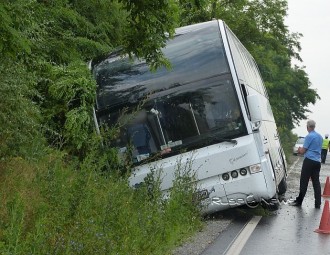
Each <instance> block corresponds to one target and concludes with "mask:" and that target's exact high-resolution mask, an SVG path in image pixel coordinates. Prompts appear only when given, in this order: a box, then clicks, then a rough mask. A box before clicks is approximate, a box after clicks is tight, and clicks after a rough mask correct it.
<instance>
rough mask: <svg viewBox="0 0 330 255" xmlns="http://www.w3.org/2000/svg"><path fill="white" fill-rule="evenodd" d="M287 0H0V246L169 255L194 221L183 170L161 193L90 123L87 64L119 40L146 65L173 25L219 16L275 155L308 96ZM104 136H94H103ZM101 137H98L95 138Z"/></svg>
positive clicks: (311, 98) (311, 93) (288, 140)
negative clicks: (275, 136) (244, 51)
mask: <svg viewBox="0 0 330 255" xmlns="http://www.w3.org/2000/svg"><path fill="white" fill-rule="evenodd" d="M286 8H287V1H286V0H263V1H261V0H252V1H251V0H249V1H248V0H240V1H222V0H217V1H216V0H197V1H196V0H180V1H178V0H159V1H149V0H111V1H110V0H86V1H83V3H82V1H78V0H15V1H12V0H3V1H1V3H0V33H1V37H0V56H1V65H0V76H1V79H0V96H1V100H0V199H1V206H0V254H8V255H9V254H125V255H126V254H168V253H169V251H170V250H171V249H172V248H173V247H174V246H175V245H178V244H179V243H180V242H182V240H184V238H186V237H187V236H189V235H191V234H192V233H194V232H195V231H196V230H198V229H199V228H200V227H201V226H202V218H201V217H200V208H199V207H198V203H196V200H195V199H194V197H193V194H194V193H195V189H196V187H194V185H193V184H192V183H193V180H194V173H193V169H189V168H188V169H187V168H186V167H184V166H181V167H182V168H180V167H178V175H177V178H176V181H175V185H174V188H173V189H172V191H171V193H170V196H169V198H168V199H166V200H164V199H162V194H160V192H159V180H158V178H157V176H151V177H150V183H149V184H150V185H146V186H141V187H140V188H138V189H132V188H130V187H129V185H128V176H129V173H130V171H131V168H130V165H129V164H125V163H123V162H121V161H120V160H119V159H118V158H117V154H116V149H115V148H112V147H111V139H114V138H115V136H116V130H115V129H114V130H110V131H109V132H108V133H107V136H109V137H108V138H109V142H108V141H105V140H102V141H101V140H100V137H98V136H97V135H96V134H95V130H94V127H93V118H92V108H93V105H94V103H95V91H96V83H95V80H94V79H93V77H92V75H91V73H90V70H89V69H88V62H89V61H90V60H91V59H94V58H97V57H100V56H104V55H106V54H108V53H109V52H110V51H112V50H114V49H116V48H118V47H122V48H123V50H124V52H126V53H127V54H130V55H132V54H134V55H136V56H138V57H139V58H144V59H146V61H147V63H148V64H149V65H150V67H151V68H153V69H156V68H158V67H159V66H162V65H166V66H169V65H170V63H168V62H167V60H166V59H165V58H164V56H163V55H162V52H161V50H160V49H161V47H163V46H164V45H165V43H166V39H167V38H168V36H169V37H171V36H173V33H174V29H175V27H179V26H183V25H188V24H193V23H198V22H203V21H208V20H211V19H213V18H216V19H223V20H224V21H225V22H226V23H227V24H228V25H229V27H230V28H231V29H232V30H233V32H234V33H235V34H236V35H238V37H239V39H240V40H241V41H242V42H243V44H244V45H245V46H246V47H247V48H248V50H249V51H250V52H251V53H252V55H253V56H254V58H255V59H256V61H257V63H258V66H259V68H260V71H261V73H262V76H263V77H264V80H265V84H266V87H267V90H268V94H269V97H270V101H271V104H272V108H273V111H274V115H275V119H276V122H277V124H278V127H279V134H280V137H281V141H282V144H283V145H284V149H285V151H286V154H290V155H291V153H292V151H291V148H292V145H293V144H294V142H295V140H296V135H295V134H292V132H291V130H292V129H293V127H294V125H295V124H297V123H299V121H301V120H303V119H305V118H306V113H308V109H307V106H308V104H310V103H312V104H314V103H315V102H316V100H317V99H318V98H319V96H318V94H317V93H316V91H315V90H313V89H312V88H311V84H310V81H309V78H308V76H307V74H306V73H305V71H304V69H303V68H302V67H298V66H292V65H291V60H292V59H293V58H295V59H298V60H301V59H300V56H299V51H300V44H299V38H300V36H301V35H300V34H299V33H291V32H290V31H288V29H287V27H286V26H285V24H284V17H285V15H286ZM103 139H105V138H103ZM102 144H103V145H105V144H106V145H107V146H102Z"/></svg>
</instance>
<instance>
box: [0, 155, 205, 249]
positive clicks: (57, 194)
mask: <svg viewBox="0 0 330 255" xmlns="http://www.w3.org/2000/svg"><path fill="white" fill-rule="evenodd" d="M97 167H98V166H97V165H95V162H94V161H93V160H92V158H88V157H87V158H86V160H85V161H84V162H83V163H78V162H75V161H74V160H70V163H68V162H67V160H66V157H65V155H61V154H59V153H58V152H53V153H51V154H50V155H49V156H48V157H46V158H44V159H43V160H42V161H40V162H39V163H35V162H28V161H25V160H23V159H21V158H14V159H12V160H10V161H7V162H1V164H0V180H1V185H0V199H1V203H2V204H1V208H0V254H4V255H7V254H8V255H9V254H24V255H25V254H125V255H127V254H168V253H169V251H170V250H171V249H172V248H173V247H174V246H175V245H177V244H178V243H179V242H180V241H181V240H182V239H183V238H185V237H187V236H189V235H191V233H193V232H194V231H196V229H198V228H199V227H200V226H201V221H200V217H199V209H198V207H196V205H194V204H193V203H192V201H193V199H192V198H193V193H194V186H193V185H191V181H192V179H191V175H190V172H189V171H184V172H181V173H179V172H178V175H177V178H176V181H175V182H174V187H173V189H172V191H171V193H170V197H169V199H167V200H164V199H163V197H162V196H163V195H162V193H161V192H160V191H159V181H160V180H159V178H157V176H156V177H155V176H154V177H153V178H151V179H150V181H149V182H146V184H145V185H143V186H141V187H140V188H139V189H137V190H134V189H132V188H131V187H129V186H128V181H127V178H124V177H119V176H118V175H116V174H111V173H108V172H100V171H97V170H96V168H97ZM151 184H152V190H151V189H150V187H151V186H150V185H151ZM188 187H189V188H188Z"/></svg>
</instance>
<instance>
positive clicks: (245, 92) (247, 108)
mask: <svg viewBox="0 0 330 255" xmlns="http://www.w3.org/2000/svg"><path fill="white" fill-rule="evenodd" d="M241 89H242V92H243V98H244V105H245V109H246V112H247V114H248V117H249V120H251V114H250V110H249V107H248V106H247V95H248V94H247V91H246V88H245V85H244V84H243V83H241Z"/></svg>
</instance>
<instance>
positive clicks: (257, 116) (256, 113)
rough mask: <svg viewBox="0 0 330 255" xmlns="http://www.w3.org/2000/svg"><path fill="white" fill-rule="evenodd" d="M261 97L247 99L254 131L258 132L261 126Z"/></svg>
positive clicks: (248, 97) (249, 96)
mask: <svg viewBox="0 0 330 255" xmlns="http://www.w3.org/2000/svg"><path fill="white" fill-rule="evenodd" d="M260 99H261V98H260V96H259V95H256V94H254V95H248V96H247V97H246V100H247V104H248V107H249V111H250V116H251V122H252V123H253V127H252V128H253V130H258V129H259V127H260V125H261V120H262V114H261V100H260Z"/></svg>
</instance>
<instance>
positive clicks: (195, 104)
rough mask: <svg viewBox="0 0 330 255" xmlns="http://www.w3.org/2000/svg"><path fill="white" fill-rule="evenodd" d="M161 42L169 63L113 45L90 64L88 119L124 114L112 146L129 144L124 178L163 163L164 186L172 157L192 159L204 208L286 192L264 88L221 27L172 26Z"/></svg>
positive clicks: (140, 176) (102, 120)
mask: <svg viewBox="0 0 330 255" xmlns="http://www.w3.org/2000/svg"><path fill="white" fill-rule="evenodd" d="M162 51H163V53H164V55H165V57H166V58H167V59H168V60H169V61H170V63H171V66H172V68H171V69H166V68H160V69H159V70H157V71H156V72H151V71H150V69H149V67H148V65H147V64H146V62H145V61H143V60H137V59H135V60H134V61H130V60H129V58H128V57H125V56H124V57H123V56H121V55H120V53H118V52H114V53H112V54H110V55H109V56H108V57H107V58H104V59H102V60H99V61H94V63H92V67H91V68H92V70H93V73H94V76H95V78H96V81H97V84H98V92H97V102H96V107H95V112H94V117H95V122H96V125H97V126H99V125H101V124H106V125H110V126H111V125H115V124H116V123H117V124H118V123H119V122H120V123H122V124H121V126H120V135H119V137H118V139H117V141H116V144H115V146H117V148H118V153H119V154H120V155H121V154H125V153H127V152H128V151H129V152H130V153H131V156H132V160H133V165H134V169H133V174H132V176H131V177H130V179H129V181H130V184H131V185H132V186H138V185H139V184H141V183H143V182H144V179H145V178H146V176H147V175H148V174H149V173H150V171H151V170H153V171H156V172H157V171H161V180H162V182H161V189H162V190H163V191H164V192H166V191H168V190H170V188H171V186H172V182H173V178H174V172H175V170H176V167H177V164H178V162H179V161H180V162H187V161H189V160H191V167H192V168H193V170H194V171H196V173H195V174H196V178H197V181H198V188H199V189H200V192H201V194H202V196H203V198H204V199H205V200H204V202H206V208H205V209H204V211H205V213H212V212H215V211H219V210H224V209H227V208H230V207H236V206H239V205H242V204H244V203H246V202H252V201H253V202H257V203H258V202H260V201H270V200H273V199H274V198H276V197H277V195H278V194H283V193H285V191H286V160H285V155H284V152H283V149H282V147H281V144H280V140H279V135H278V131H277V127H276V123H275V120H274V116H273V113H272V109H271V106H270V104H269V100H268V95H267V91H266V88H265V86H264V84H263V81H262V78H261V76H260V73H259V70H258V67H257V65H256V63H255V61H254V59H253V57H252V56H251V55H250V53H249V52H248V51H247V50H246V49H245V47H244V46H243V45H242V43H241V42H240V41H239V40H238V39H237V37H236V36H235V35H234V34H233V32H232V31H231V30H230V29H229V28H228V26H227V25H226V24H225V23H224V22H223V21H221V20H213V21H209V22H205V23H199V24H194V25H190V26H185V27H181V28H178V29H176V34H175V37H174V38H173V39H171V40H168V42H167V45H166V47H165V48H164V49H162ZM123 120H125V121H123ZM192 158H193V159H192Z"/></svg>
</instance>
